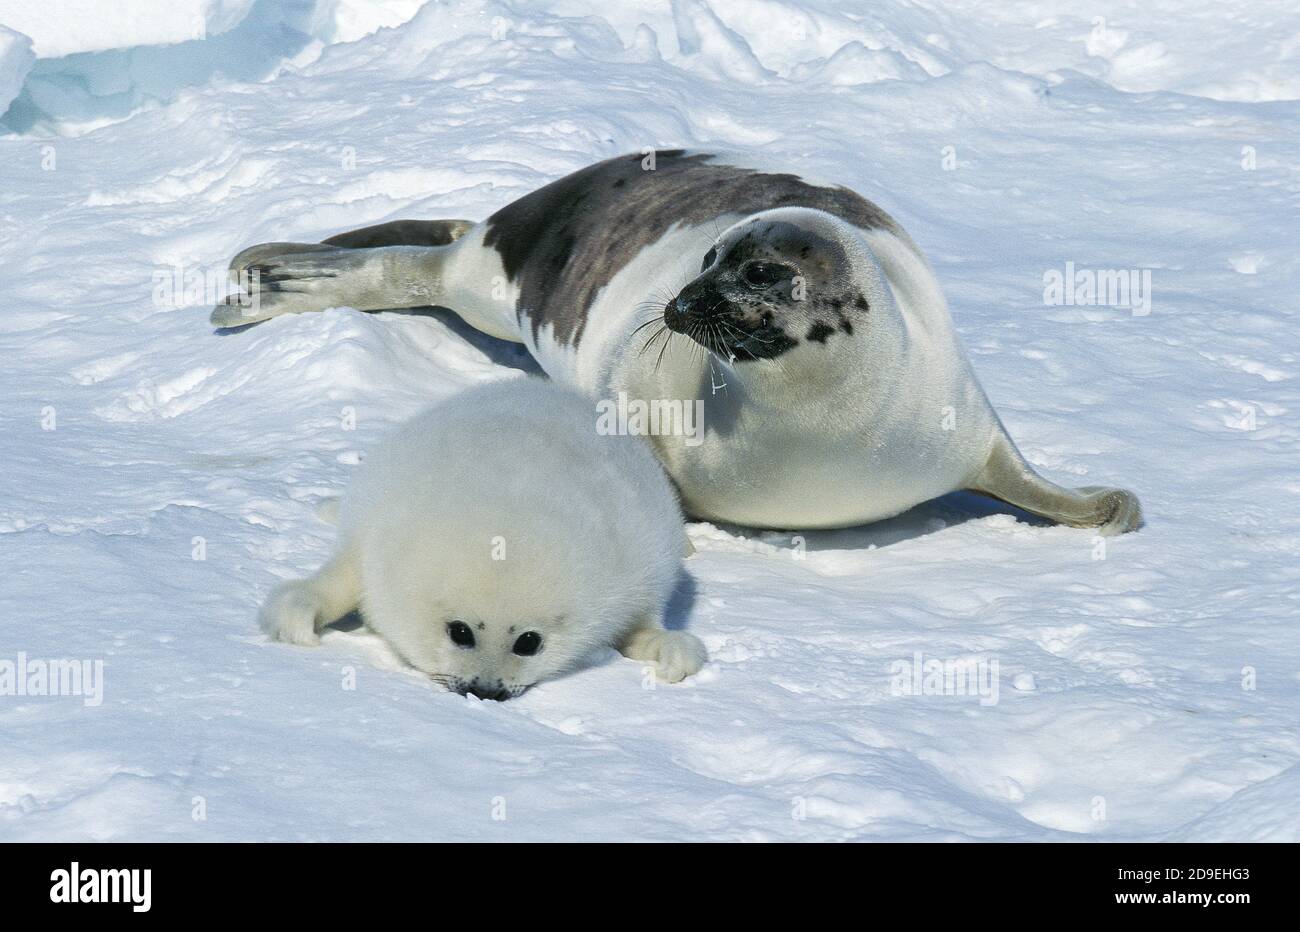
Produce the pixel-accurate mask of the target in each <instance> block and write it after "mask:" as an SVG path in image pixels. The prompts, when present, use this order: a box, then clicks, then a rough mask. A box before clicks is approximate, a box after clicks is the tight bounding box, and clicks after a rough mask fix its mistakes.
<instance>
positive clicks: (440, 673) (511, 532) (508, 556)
mask: <svg viewBox="0 0 1300 932" xmlns="http://www.w3.org/2000/svg"><path fill="white" fill-rule="evenodd" d="M474 491H478V490H474ZM470 494H474V493H473V492H471V493H470ZM480 494H481V493H480ZM493 511H495V509H489V508H475V507H470V508H466V509H463V510H461V509H450V508H448V509H442V510H440V513H439V514H438V515H437V519H438V520H437V523H436V525H435V526H434V527H429V526H428V525H424V526H419V527H412V528H394V527H391V526H390V528H389V530H390V531H396V532H397V534H396V535H395V536H396V540H395V541H394V543H395V544H397V542H398V541H400V545H396V546H393V547H391V548H384V552H383V553H381V554H378V555H377V556H378V557H379V559H378V560H377V561H376V562H377V563H382V565H383V567H384V572H385V575H387V576H390V577H391V578H392V580H393V583H394V584H391V585H387V586H376V587H373V588H372V589H371V590H368V591H367V595H368V596H369V598H370V605H369V608H370V616H371V617H374V618H375V620H376V621H377V622H378V624H377V625H376V627H377V628H379V629H380V630H381V633H382V634H383V635H384V636H385V637H386V638H387V639H388V640H389V642H390V643H392V644H393V646H394V647H396V648H397V650H398V652H399V653H400V654H401V655H402V656H403V657H405V658H406V659H407V661H408V662H410V663H411V664H412V666H414V667H416V668H417V669H419V670H421V671H423V672H425V673H426V674H428V675H429V676H430V678H431V679H433V680H434V681H435V682H437V683H438V684H439V685H442V686H444V687H446V688H447V689H449V690H451V691H453V692H457V693H459V694H461V695H462V696H464V695H472V696H477V697H478V698H479V699H495V700H503V699H510V698H512V697H514V696H518V695H519V694H520V693H522V692H524V691H525V690H526V689H528V688H529V687H530V686H532V685H534V684H536V683H539V682H541V681H543V680H549V679H554V678H555V677H557V676H559V675H561V674H563V673H565V672H567V671H569V670H570V669H572V668H574V667H576V666H577V665H578V664H579V663H580V662H581V661H582V660H583V658H584V657H585V656H586V655H588V654H589V653H590V652H591V651H592V649H593V647H594V646H598V645H601V644H609V643H611V642H612V641H613V640H614V639H615V637H616V634H617V632H618V631H619V630H622V629H625V628H626V627H627V626H628V624H629V623H630V619H628V618H625V617H623V614H624V613H623V612H621V611H620V610H619V609H618V607H617V606H615V605H610V604H609V600H608V598H607V596H608V594H609V593H608V592H602V591H600V584H601V583H606V580H607V576H606V572H605V571H606V570H607V567H605V566H603V565H602V561H600V559H599V558H598V557H596V555H594V554H588V553H575V547H577V548H579V549H581V550H585V549H586V548H588V547H590V548H591V549H592V550H594V549H595V548H596V546H597V544H596V543H595V542H587V541H583V540H575V539H574V538H573V537H571V536H569V535H567V534H565V533H564V532H563V530H562V529H557V528H556V526H555V522H554V521H548V519H549V518H550V515H547V514H545V512H543V513H542V514H539V515H537V520H531V519H532V518H533V516H532V515H528V516H519V515H512V516H510V519H511V520H510V522H509V524H508V526H503V524H502V522H501V520H500V518H501V514H500V513H496V514H493V513H492V512H493ZM449 518H453V519H456V520H453V521H449V520H448V519H449ZM480 521H481V522H482V524H481V525H479V522H480ZM461 522H464V523H463V524H462V523H461ZM548 523H549V525H550V526H549V527H548V526H545V525H546V524H548ZM476 526H478V527H482V528H483V530H481V531H479V530H476ZM426 528H427V530H426ZM557 530H558V531H559V533H557ZM498 536H499V537H500V543H499V546H500V547H501V552H500V553H499V554H494V553H493V552H492V551H493V548H494V544H493V540H492V538H495V537H498ZM494 556H500V557H503V558H502V559H494V558H493V557H494ZM592 570H594V571H595V573H596V574H597V578H594V579H593V578H589V577H586V576H585V574H586V573H588V572H589V571H592ZM575 576H583V577H584V578H580V579H575V578H574V577H575ZM620 582H621V581H619V580H609V581H608V582H607V583H606V584H607V586H608V587H609V588H612V589H614V590H615V591H618V592H620V594H623V595H626V596H629V602H630V603H631V604H635V603H632V600H631V599H630V593H623V592H621V590H622V588H623V586H624V585H626V582H623V585H620ZM628 588H630V586H629V587H628ZM376 601H382V602H383V604H382V605H377V604H375V603H376Z"/></svg>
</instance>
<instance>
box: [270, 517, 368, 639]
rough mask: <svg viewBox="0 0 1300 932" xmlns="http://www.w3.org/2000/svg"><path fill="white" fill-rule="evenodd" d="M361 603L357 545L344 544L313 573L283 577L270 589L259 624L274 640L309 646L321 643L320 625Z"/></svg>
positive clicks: (359, 563)
mask: <svg viewBox="0 0 1300 932" xmlns="http://www.w3.org/2000/svg"><path fill="white" fill-rule="evenodd" d="M360 603H361V560H360V556H359V554H358V551H357V549H356V547H355V546H353V545H352V544H351V543H345V544H344V545H343V546H342V547H341V548H340V549H339V551H338V552H337V553H336V554H335V555H334V558H333V559H332V560H330V561H329V562H328V563H326V564H325V565H324V566H323V567H321V569H320V572H318V573H317V574H316V575H315V576H310V577H308V578H307V579H291V580H286V581H285V582H282V583H279V584H278V585H277V586H276V587H275V588H274V589H272V590H271V593H270V595H268V596H267V598H266V602H265V603H264V604H263V606H262V610H261V613H260V614H259V616H258V623H259V625H260V626H261V628H262V630H263V631H265V632H266V633H267V635H268V636H270V637H271V638H272V639H274V640H277V641H284V642H286V643H289V644H300V645H302V646H304V647H312V646H315V645H316V644H319V643H320V634H319V632H320V629H321V628H324V627H325V626H326V625H329V624H331V623H332V622H335V621H338V620H339V619H340V618H342V617H343V616H344V615H346V614H347V613H348V612H350V611H352V610H353V609H355V608H357V606H358V605H360Z"/></svg>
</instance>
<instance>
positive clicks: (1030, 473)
mask: <svg viewBox="0 0 1300 932" xmlns="http://www.w3.org/2000/svg"><path fill="white" fill-rule="evenodd" d="M969 489H970V491H972V492H979V493H980V494H981V495H988V496H990V497H991V498H996V499H999V500H1000V501H1004V502H1006V503H1007V504H1009V505H1015V506H1016V507H1017V508H1023V509H1024V510H1025V511H1028V512H1031V513H1032V514H1036V515H1039V516H1040V517H1043V518H1047V519H1049V520H1051V521H1055V522H1057V523H1058V524H1068V525H1070V526H1071V527H1095V528H1097V529H1098V531H1099V532H1100V533H1101V534H1103V535H1106V536H1111V535H1114V534H1124V533H1127V532H1129V531H1136V530H1137V529H1138V528H1139V527H1141V526H1142V505H1141V503H1139V502H1138V498H1137V496H1136V495H1134V494H1133V493H1132V492H1130V491H1128V490H1127V489H1113V488H1106V487H1103V486H1085V487H1083V488H1079V489H1067V488H1065V487H1064V486H1059V485H1057V484H1056V483H1054V482H1049V481H1048V480H1046V479H1044V478H1043V477H1042V476H1040V475H1038V473H1036V472H1034V469H1033V467H1032V466H1030V465H1029V464H1028V463H1027V462H1025V459H1024V457H1023V456H1021V455H1020V451H1019V450H1017V449H1016V447H1015V444H1013V443H1012V442H1011V440H1010V438H1008V437H1007V436H1006V435H1005V434H1003V435H1001V436H999V437H998V438H997V439H996V440H995V441H994V443H993V449H992V451H991V452H990V453H989V458H988V460H987V462H985V464H984V468H983V469H982V470H981V471H980V473H979V475H978V476H976V477H975V479H974V481H973V482H972V483H971V485H970V486H969Z"/></svg>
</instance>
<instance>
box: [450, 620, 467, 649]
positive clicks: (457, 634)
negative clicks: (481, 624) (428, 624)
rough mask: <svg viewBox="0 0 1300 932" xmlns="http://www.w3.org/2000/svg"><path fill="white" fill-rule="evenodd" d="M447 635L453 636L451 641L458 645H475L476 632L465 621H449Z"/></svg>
mask: <svg viewBox="0 0 1300 932" xmlns="http://www.w3.org/2000/svg"><path fill="white" fill-rule="evenodd" d="M447 637H449V638H451V643H453V644H455V645H456V646H457V647H473V646H474V632H473V631H471V630H469V625H467V624H465V622H463V621H449V622H447Z"/></svg>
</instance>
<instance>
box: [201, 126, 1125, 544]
mask: <svg viewBox="0 0 1300 932" xmlns="http://www.w3.org/2000/svg"><path fill="white" fill-rule="evenodd" d="M231 268H232V271H233V272H236V273H241V272H242V273H252V272H255V273H257V280H258V281H259V283H260V284H259V292H258V301H257V302H255V305H254V306H252V307H244V306H241V305H240V304H239V303H238V302H236V303H231V304H227V305H222V306H219V307H218V308H216V310H215V311H214V312H213V314H212V322H213V323H214V324H216V325H217V326H220V327H230V326H238V325H241V324H247V323H252V322H255V321H258V320H265V319H267V318H271V317H276V316H279V315H282V314H295V313H303V312H307V311H317V310H323V309H325V308H329V307H335V306H348V307H354V308H358V309H360V310H380V309H385V308H402V307H418V306H424V305H431V304H436V305H441V306H445V307H448V308H451V309H452V310H453V311H455V312H457V313H458V314H459V315H460V316H461V317H463V318H464V319H465V320H466V321H467V322H468V323H469V324H471V325H473V326H474V327H476V328H478V329H479V330H482V331H483V332H485V333H488V334H491V335H492V336H495V337H499V338H502V339H506V340H513V341H516V342H520V343H523V344H525V345H526V346H527V347H528V349H529V351H530V352H531V353H532V354H533V356H534V357H535V358H536V359H537V361H538V363H539V364H540V365H541V367H542V368H543V369H544V370H545V371H546V372H547V374H549V375H550V376H551V378H553V379H555V380H557V381H560V382H564V383H567V384H570V385H574V386H577V387H578V388H580V389H581V390H583V391H585V392H586V393H588V394H589V395H591V396H592V397H594V398H613V397H619V394H620V393H621V392H626V393H627V396H628V397H629V398H634V399H678V400H683V401H686V402H694V401H696V400H703V402H704V442H703V443H692V442H688V440H689V439H690V438H688V437H685V436H682V435H681V433H680V432H673V431H660V432H659V433H657V434H655V435H654V436H652V437H651V438H650V439H651V441H652V442H653V444H654V447H655V450H656V452H657V453H658V455H659V459H660V461H661V462H662V463H663V465H664V467H665V468H666V469H667V471H668V473H669V475H670V476H671V477H672V479H673V481H674V482H675V483H676V485H677V488H678V490H679V491H680V494H681V498H682V504H683V506H684V508H685V510H686V511H687V513H688V514H690V515H692V516H694V517H697V518H702V519H709V520H717V521H726V522H732V523H736V524H742V525H750V526H754V527H766V528H780V529H791V528H830V527H844V526H850V525H855V524H862V523H865V522H869V521H875V520H879V519H881V518H887V517H890V516H891V515H896V514H898V513H900V512H902V511H905V510H907V509H908V508H911V507H912V506H914V505H916V504H919V503H921V502H924V501H927V500H929V499H932V498H935V497H937V496H940V495H943V494H945V493H948V492H952V491H955V490H959V489H968V490H972V491H975V492H979V493H982V494H985V495H988V496H991V497H993V498H997V499H1000V500H1002V501H1004V502H1008V503H1010V504H1012V505H1015V506H1018V507H1020V508H1023V509H1024V510H1026V511H1029V512H1032V513H1034V514H1037V515H1040V516H1042V517H1045V518H1048V519H1050V520H1052V521H1056V522H1060V523H1063V524H1069V525H1073V526H1076V527H1095V528H1098V529H1099V531H1100V533H1102V534H1117V533H1122V532H1124V531H1130V530H1133V529H1135V528H1137V527H1138V526H1139V525H1140V524H1141V522H1142V512H1141V507H1140V505H1139V503H1138V500H1137V497H1136V496H1134V495H1133V493H1131V492H1129V491H1126V490H1124V489H1117V488H1103V487H1087V488H1081V489H1068V488H1064V487H1062V486H1058V485H1056V484H1055V483H1052V482H1050V481H1048V480H1047V479H1045V478H1044V477H1042V476H1040V475H1038V474H1037V473H1036V472H1035V471H1034V470H1033V468H1032V467H1030V465H1029V464H1028V463H1027V462H1026V461H1025V460H1024V458H1023V457H1022V456H1021V455H1020V453H1019V451H1018V450H1017V449H1016V446H1015V444H1014V443H1013V442H1012V441H1011V438H1010V437H1009V436H1008V434H1007V431H1006V429H1005V428H1004V427H1003V425H1002V423H1001V421H1000V420H999V419H998V416H997V414H996V412H994V410H993V408H992V406H991V405H990V403H989V401H988V398H987V397H986V396H985V394H984V391H983V389H982V388H981V387H980V385H979V381H978V380H977V379H976V377H975V374H974V371H973V370H972V368H971V366H970V363H969V361H968V360H967V358H966V355H965V353H964V351H963V350H962V348H961V345H960V343H959V342H958V340H957V338H956V335H955V333H954V332H953V328H952V322H951V319H950V318H949V316H948V309H947V304H946V302H945V301H944V298H943V294H942V291H941V289H940V287H939V284H938V281H937V280H936V279H935V276H934V274H933V272H931V270H930V267H929V265H928V263H927V262H926V260H925V258H924V256H923V255H922V254H921V252H920V250H919V249H918V248H917V246H916V245H915V244H914V243H913V242H912V240H911V238H910V237H909V236H908V235H907V234H906V233H905V232H904V231H903V229H902V228H901V227H900V226H899V224H898V223H897V222H896V221H895V220H894V219H893V218H892V217H890V216H889V215H888V214H886V213H885V212H884V211H883V210H881V209H880V208H879V207H877V206H875V205H874V204H872V203H871V202H870V201H867V200H866V199H864V198H862V197H861V196H859V195H857V194H855V193H854V192H852V191H850V190H848V189H847V188H843V187H836V186H825V185H820V184H814V183H811V182H809V181H806V180H804V179H803V178H800V177H799V176H797V175H794V174H788V173H782V172H772V171H765V170H762V169H759V168H754V167H750V166H748V165H742V164H737V163H734V162H731V161H728V160H726V159H724V158H721V157H718V156H714V155H710V154H708V153H701V152H689V151H683V150H671V151H660V152H656V153H653V154H651V155H647V156H642V155H629V156H621V157H618V158H613V159H608V160H606V161H603V162H599V163H597V164H595V165H591V166H589V167H587V168H584V169H582V170H580V171H577V172H574V173H573V174H571V175H568V176H566V177H564V178H561V179H559V180H558V181H555V182H553V183H551V184H549V185H547V186H545V187H543V188H540V189H539V190H537V191H534V192H532V193H531V194H528V195H525V196H524V197H521V198H519V199H518V200H516V201H514V202H513V203H511V204H508V205H507V206H505V207H503V208H502V209H501V210H499V211H497V212H496V213H495V214H493V215H492V216H490V217H489V218H488V219H487V220H485V221H483V222H481V223H471V222H469V221H464V220H434V221H409V220H400V221H394V222H392V223H385V224H380V225H378V226H373V227H367V228H365V229H361V230H356V231H353V232H349V233H343V234H340V235H338V236H334V237H331V238H330V239H327V240H325V241H324V243H320V244H303V243H267V244H263V245H260V246H254V247H252V248H250V249H246V250H244V251H243V252H241V253H240V254H239V255H238V256H236V257H235V259H234V260H233V262H232V264H231Z"/></svg>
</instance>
